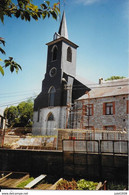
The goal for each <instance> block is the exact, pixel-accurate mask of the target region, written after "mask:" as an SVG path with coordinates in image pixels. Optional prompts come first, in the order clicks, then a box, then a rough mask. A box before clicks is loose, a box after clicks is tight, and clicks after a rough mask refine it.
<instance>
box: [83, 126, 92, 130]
mask: <svg viewBox="0 0 129 195" xmlns="http://www.w3.org/2000/svg"><path fill="white" fill-rule="evenodd" d="M85 129H89V130H94V126H85Z"/></svg>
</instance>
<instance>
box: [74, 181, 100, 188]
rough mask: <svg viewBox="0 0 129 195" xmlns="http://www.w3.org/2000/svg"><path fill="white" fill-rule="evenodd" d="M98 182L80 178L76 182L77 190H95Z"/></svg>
mask: <svg viewBox="0 0 129 195" xmlns="http://www.w3.org/2000/svg"><path fill="white" fill-rule="evenodd" d="M97 185H98V183H96V182H93V181H86V180H85V179H80V180H79V181H78V182H77V187H78V190H95V189H96V187H97Z"/></svg>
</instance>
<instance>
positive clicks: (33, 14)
mask: <svg viewBox="0 0 129 195" xmlns="http://www.w3.org/2000/svg"><path fill="white" fill-rule="evenodd" d="M58 5H59V3H54V4H53V6H50V1H43V3H42V4H41V5H40V6H38V5H35V4H33V0H17V1H16V3H14V2H13V1H12V0H6V1H0V20H1V22H2V23H4V16H5V15H6V16H8V17H12V16H14V17H16V18H21V19H22V20H25V21H30V20H31V18H33V19H34V20H38V19H39V18H41V17H42V18H43V19H44V18H46V16H48V17H50V16H52V17H53V18H54V19H57V16H58V14H59V13H60V10H59V7H58Z"/></svg>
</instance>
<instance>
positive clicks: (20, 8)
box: [0, 0, 60, 75]
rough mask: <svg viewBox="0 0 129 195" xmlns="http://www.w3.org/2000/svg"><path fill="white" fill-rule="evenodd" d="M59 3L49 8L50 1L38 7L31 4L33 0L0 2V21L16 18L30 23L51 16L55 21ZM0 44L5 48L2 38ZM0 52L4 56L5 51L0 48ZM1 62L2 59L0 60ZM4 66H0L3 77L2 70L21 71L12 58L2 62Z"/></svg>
mask: <svg viewBox="0 0 129 195" xmlns="http://www.w3.org/2000/svg"><path fill="white" fill-rule="evenodd" d="M58 5H59V3H54V4H53V6H50V1H45V2H44V3H42V4H41V5H40V6H38V5H35V4H33V0H16V1H14V2H13V0H0V20H1V22H2V23H4V17H5V16H8V17H12V16H14V17H16V18H21V19H22V20H25V21H30V20H31V19H32V18H33V19H34V20H38V19H39V18H43V19H45V18H46V17H48V18H49V17H50V16H52V17H53V18H54V19H57V16H58V14H59V13H60V10H59V7H58ZM0 44H3V46H5V41H4V38H2V37H0ZM0 52H1V53H2V54H6V53H5V51H4V50H3V49H2V48H1V47H0ZM0 61H2V59H0ZM3 63H4V65H3V66H2V65H0V73H1V74H2V75H4V68H7V67H10V71H11V72H13V71H14V70H15V71H16V72H18V71H19V69H21V70H22V68H21V66H20V65H19V64H18V63H16V62H14V61H13V58H12V57H9V59H8V60H4V62H3Z"/></svg>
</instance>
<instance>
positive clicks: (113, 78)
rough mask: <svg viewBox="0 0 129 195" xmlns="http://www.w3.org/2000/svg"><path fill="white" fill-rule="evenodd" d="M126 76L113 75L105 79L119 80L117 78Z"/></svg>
mask: <svg viewBox="0 0 129 195" xmlns="http://www.w3.org/2000/svg"><path fill="white" fill-rule="evenodd" d="M123 78H125V77H124V76H111V77H109V78H107V79H106V80H105V81H108V80H117V79H123Z"/></svg>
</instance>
